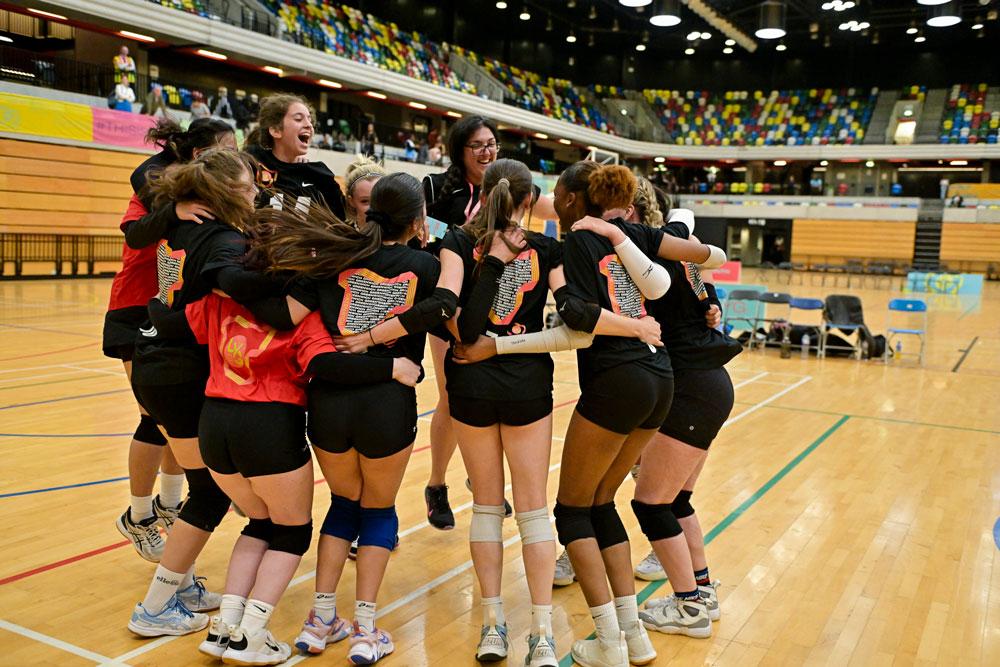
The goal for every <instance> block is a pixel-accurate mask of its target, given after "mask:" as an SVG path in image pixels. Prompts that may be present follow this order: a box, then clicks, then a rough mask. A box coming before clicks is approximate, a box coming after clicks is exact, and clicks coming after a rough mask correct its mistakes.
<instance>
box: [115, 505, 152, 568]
mask: <svg viewBox="0 0 1000 667" xmlns="http://www.w3.org/2000/svg"><path fill="white" fill-rule="evenodd" d="M157 522H158V519H157V518H156V514H153V516H151V517H147V518H145V519H143V520H142V521H133V520H132V511H131V509H126V510H125V513H124V514H122V515H121V516H120V517H118V520H117V521H115V527H116V528H118V532H119V533H121V534H122V536H124V537H126V538H127V539H128V540H129V541H130V542H132V546H133V547H135V550H136V551H137V552H138V553H139V555H140V556H142V557H143V558H145V559H146V560H148V561H149V562H151V563H159V562H160V558H161V557H162V556H163V548H164V544H163V537H162V536H161V535H160V531H159V529H158V528H157Z"/></svg>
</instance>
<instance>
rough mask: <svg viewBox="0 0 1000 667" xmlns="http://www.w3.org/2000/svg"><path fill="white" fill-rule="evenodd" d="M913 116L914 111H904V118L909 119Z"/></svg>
mask: <svg viewBox="0 0 1000 667" xmlns="http://www.w3.org/2000/svg"><path fill="white" fill-rule="evenodd" d="M912 115H913V109H903V117H904V118H909V117H910V116H912Z"/></svg>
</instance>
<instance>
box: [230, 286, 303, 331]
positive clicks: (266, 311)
mask: <svg viewBox="0 0 1000 667" xmlns="http://www.w3.org/2000/svg"><path fill="white" fill-rule="evenodd" d="M237 301H239V299H237ZM240 305H241V306H243V307H244V308H246V309H247V310H249V311H250V312H251V313H253V316H254V318H255V319H257V320H258V321H260V322H262V323H263V324H266V325H267V326H269V327H274V328H275V329H277V330H278V331H288V330H290V329H294V328H295V322H292V314H291V313H290V312H289V311H288V301H286V300H285V297H284V296H281V295H278V296H270V297H267V298H266V299H256V300H254V301H248V302H246V303H242V302H241V303H240Z"/></svg>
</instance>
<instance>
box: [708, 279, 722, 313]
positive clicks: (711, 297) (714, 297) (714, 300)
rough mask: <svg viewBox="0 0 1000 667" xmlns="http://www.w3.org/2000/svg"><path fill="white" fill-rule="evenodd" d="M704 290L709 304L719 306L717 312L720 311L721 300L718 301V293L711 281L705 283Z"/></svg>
mask: <svg viewBox="0 0 1000 667" xmlns="http://www.w3.org/2000/svg"><path fill="white" fill-rule="evenodd" d="M705 291H706V292H708V303H709V305H713V304H714V305H716V306H718V307H719V312H720V313H721V312H722V302H721V301H719V293H718V292H716V291H715V285H713V284H712V283H705Z"/></svg>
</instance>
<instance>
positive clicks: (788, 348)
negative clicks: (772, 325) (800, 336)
mask: <svg viewBox="0 0 1000 667" xmlns="http://www.w3.org/2000/svg"><path fill="white" fill-rule="evenodd" d="M781 358H782V359H791V358H792V341H790V340H789V339H788V332H787V331H786V332H785V335H784V336H783V337H782V338H781Z"/></svg>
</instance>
